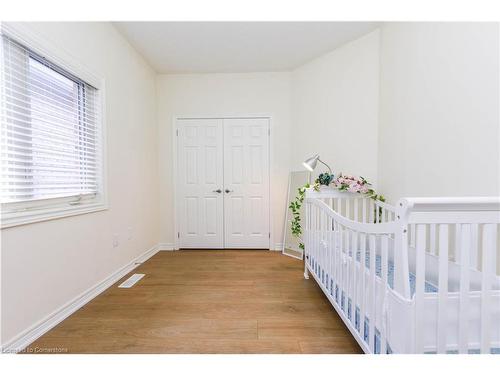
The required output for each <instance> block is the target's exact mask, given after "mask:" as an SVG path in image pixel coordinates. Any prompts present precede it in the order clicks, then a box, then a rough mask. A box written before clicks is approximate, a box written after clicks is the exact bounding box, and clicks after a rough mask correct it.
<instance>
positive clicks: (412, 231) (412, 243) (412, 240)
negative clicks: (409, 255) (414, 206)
mask: <svg viewBox="0 0 500 375" xmlns="http://www.w3.org/2000/svg"><path fill="white" fill-rule="evenodd" d="M415 228H416V224H410V246H411V247H413V248H414V247H415V236H416V231H415Z"/></svg>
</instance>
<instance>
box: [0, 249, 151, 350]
mask: <svg viewBox="0 0 500 375" xmlns="http://www.w3.org/2000/svg"><path fill="white" fill-rule="evenodd" d="M159 248H160V247H159V245H155V246H153V247H152V248H151V249H149V250H147V251H146V252H145V253H143V254H141V255H139V256H138V257H136V258H135V259H133V260H131V261H130V262H129V263H127V264H126V265H124V266H123V267H121V268H120V269H118V270H117V271H115V272H113V273H112V274H111V275H109V276H108V277H106V278H105V279H104V280H102V281H101V282H99V283H97V284H96V285H94V286H93V287H91V288H89V289H87V290H86V291H85V292H83V293H82V294H80V295H79V296H77V297H76V298H74V299H73V300H72V301H70V302H68V303H67V304H65V305H64V306H62V307H60V308H58V309H57V310H55V311H54V312H53V313H51V314H49V315H48V316H46V317H45V318H43V319H42V320H40V321H38V322H37V323H35V324H33V325H32V326H31V327H29V328H28V329H26V330H24V331H23V332H21V333H20V334H18V335H17V336H16V337H14V338H13V339H11V340H9V341H8V342H6V343H5V345H3V346H2V348H1V350H2V353H17V352H19V351H21V350H23V349H24V348H26V347H27V346H28V345H30V344H31V343H32V342H33V341H35V340H36V339H38V338H39V337H40V336H42V335H44V334H45V333H47V332H48V331H49V330H51V329H52V328H54V327H55V326H56V325H57V324H59V323H60V322H62V321H63V320H64V319H66V318H67V317H69V316H70V315H71V314H73V313H74V312H75V311H77V310H78V309H80V308H81V307H82V306H84V305H86V304H87V303H88V302H90V301H91V300H92V299H94V298H95V297H97V296H98V295H99V294H101V293H102V292H104V291H105V290H106V289H108V288H109V287H111V286H112V285H113V284H115V283H116V282H117V281H119V280H120V279H121V278H123V277H124V276H126V275H127V274H128V273H129V272H130V271H132V270H133V269H135V268H136V267H137V266H139V264H140V263H143V262H145V261H146V260H148V259H149V258H151V257H152V256H153V255H155V254H156V253H157V252H158V251H159Z"/></svg>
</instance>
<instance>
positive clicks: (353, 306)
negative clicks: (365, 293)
mask: <svg viewBox="0 0 500 375" xmlns="http://www.w3.org/2000/svg"><path fill="white" fill-rule="evenodd" d="M358 235H359V233H358V232H353V233H352V246H351V249H352V250H351V276H352V292H351V321H352V323H353V324H354V323H355V319H356V318H355V317H356V306H357V305H358V293H357V291H358V290H357V288H358V274H357V272H356V253H357V251H358Z"/></svg>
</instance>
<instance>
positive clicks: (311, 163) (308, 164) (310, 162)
mask: <svg viewBox="0 0 500 375" xmlns="http://www.w3.org/2000/svg"><path fill="white" fill-rule="evenodd" d="M318 161H319V162H320V163H321V164H323V165H324V166H325V167H327V168H328V171H329V172H330V174H332V169H331V168H330V166H329V165H328V164H326V163H325V162H324V161H322V160H321V159H320V158H319V155H318V154H316V155H314V156H312V157H310V158H308V159H306V160H304V162H303V163H302V165H303V166H304V168H305V169H307V170H308V171H310V172H312V171H313V170H314V168H316V165H317V164H318Z"/></svg>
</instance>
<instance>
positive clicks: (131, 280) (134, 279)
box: [118, 273, 145, 288]
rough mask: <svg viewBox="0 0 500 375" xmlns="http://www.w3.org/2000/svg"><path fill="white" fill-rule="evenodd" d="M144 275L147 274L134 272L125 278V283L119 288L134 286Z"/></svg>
mask: <svg viewBox="0 0 500 375" xmlns="http://www.w3.org/2000/svg"><path fill="white" fill-rule="evenodd" d="M144 276H145V274H144V273H134V274H133V275H132V276H130V277H129V278H128V279H127V280H125V281H124V282H123V283H121V284H120V285H118V288H132V287H133V286H134V284H135V283H137V282H138V281H139V280H140V279H142V278H143V277H144Z"/></svg>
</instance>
